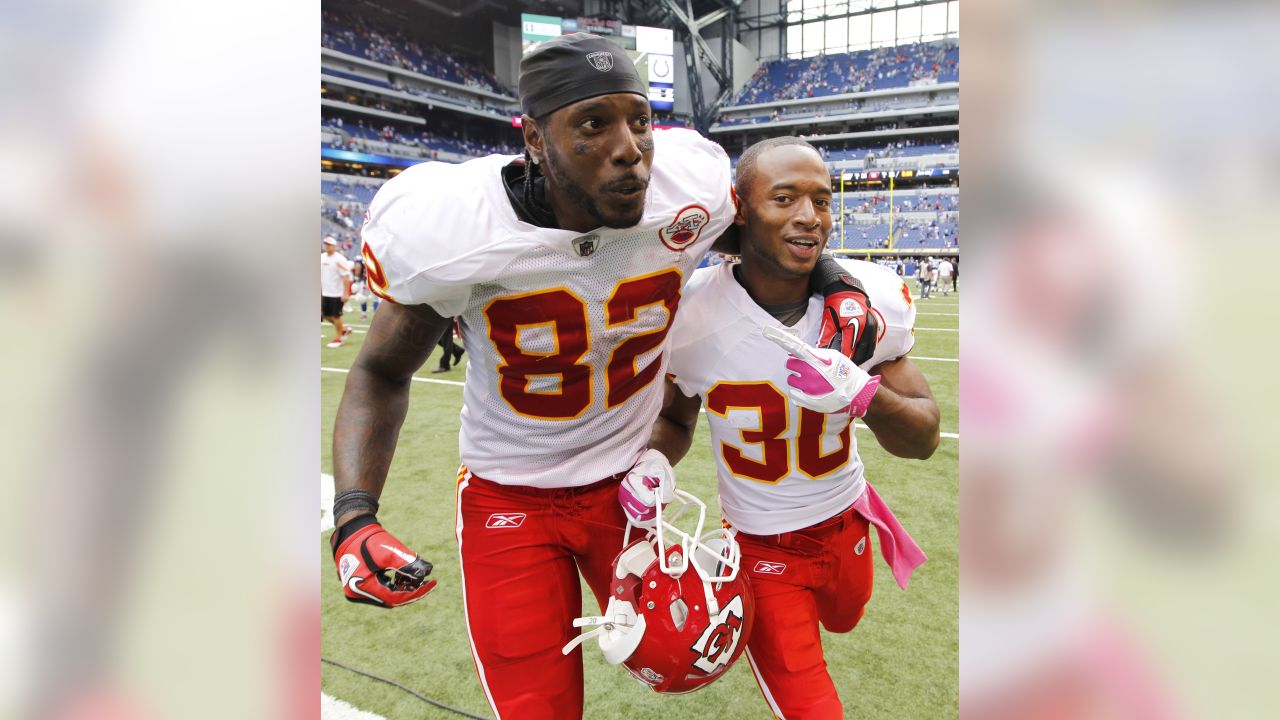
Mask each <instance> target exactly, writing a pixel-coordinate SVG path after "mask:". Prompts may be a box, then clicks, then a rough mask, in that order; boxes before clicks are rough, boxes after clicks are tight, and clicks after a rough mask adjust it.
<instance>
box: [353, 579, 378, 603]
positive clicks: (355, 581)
mask: <svg viewBox="0 0 1280 720" xmlns="http://www.w3.org/2000/svg"><path fill="white" fill-rule="evenodd" d="M363 579H364V578H358V577H353V578H351V582H348V583H347V587H348V588H350V589H351V591H352V592H355V593H359V594H360V595H363V596H365V597H367V598H369V599H370V600H372V601H374V602H376V603H378V604H379V605H385V604H386V603H384V602H382V598H379V597H374V596H373V595H370V594H369V593H367V592H365V591H363V590H361V589H360V581H361V580H363Z"/></svg>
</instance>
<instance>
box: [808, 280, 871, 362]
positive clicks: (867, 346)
mask: <svg viewBox="0 0 1280 720" xmlns="http://www.w3.org/2000/svg"><path fill="white" fill-rule="evenodd" d="M809 286H810V287H811V288H812V289H813V290H814V291H815V292H820V293H822V294H823V296H824V298H823V303H824V304H823V308H822V327H821V329H820V330H819V331H818V347H819V348H826V349H828V350H835V351H836V352H839V353H840V354H842V355H844V356H845V357H848V358H849V359H851V360H853V363H854V364H855V365H861V364H862V363H864V362H866V361H868V360H870V359H871V356H873V355H875V352H876V336H877V335H879V334H880V323H879V322H878V321H877V320H876V316H875V313H873V312H871V300H870V298H868V297H867V291H866V290H865V289H863V287H862V283H860V282H858V279H857V278H855V277H853V276H852V275H850V274H849V272H848V271H847V270H845V269H844V267H843V266H841V265H840V263H838V262H836V260H835V258H833V257H831V256H830V255H823V256H822V257H821V258H819V259H818V264H817V265H816V266H815V267H814V268H813V272H812V273H811V274H810V275H809Z"/></svg>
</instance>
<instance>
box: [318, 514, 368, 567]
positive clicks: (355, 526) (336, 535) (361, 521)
mask: <svg viewBox="0 0 1280 720" xmlns="http://www.w3.org/2000/svg"><path fill="white" fill-rule="evenodd" d="M377 522H378V518H377V517H375V516H373V515H357V516H355V517H353V518H351V519H350V520H348V521H346V522H345V523H343V524H342V525H340V526H339V527H338V529H337V530H334V531H333V535H330V536H329V549H330V550H332V551H333V556H334V557H335V558H336V557H338V548H340V547H342V543H344V542H346V541H347V538H349V537H351V536H352V535H355V534H356V533H357V532H359V531H360V530H361V529H363V528H366V527H369V526H370V525H374V524H376V523H377Z"/></svg>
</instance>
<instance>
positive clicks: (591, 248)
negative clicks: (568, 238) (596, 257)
mask: <svg viewBox="0 0 1280 720" xmlns="http://www.w3.org/2000/svg"><path fill="white" fill-rule="evenodd" d="M596 240H597V237H596V236H595V235H586V236H584V237H580V238H578V239H577V240H574V241H573V249H574V250H576V251H577V252H578V257H587V256H589V255H591V253H593V252H595V251H596Z"/></svg>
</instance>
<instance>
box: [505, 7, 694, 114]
mask: <svg viewBox="0 0 1280 720" xmlns="http://www.w3.org/2000/svg"><path fill="white" fill-rule="evenodd" d="M576 32H589V33H593V34H595V35H600V36H603V37H607V38H609V40H611V41H613V42H615V43H617V44H619V45H621V46H622V48H623V50H625V51H626V53H627V56H628V57H630V58H631V62H632V63H633V64H634V65H635V66H636V70H637V71H638V72H639V73H640V79H641V80H642V81H643V82H644V83H645V85H646V87H648V89H649V104H650V105H652V106H653V109H654V110H665V111H670V110H671V109H672V108H674V107H675V101H676V85H675V57H674V56H675V38H674V37H673V35H672V32H671V30H669V29H667V28H655V27H646V26H644V25H624V24H622V23H621V22H619V21H617V20H607V19H600V18H561V17H555V16H552V15H533V14H530V13H522V14H521V15H520V38H521V41H522V51H523V52H524V53H528V52H529V51H530V50H531V49H533V48H535V47H537V46H538V44H539V43H543V42H546V41H547V40H550V39H552V38H554V37H559V36H560V35H568V34H570V33H576Z"/></svg>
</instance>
